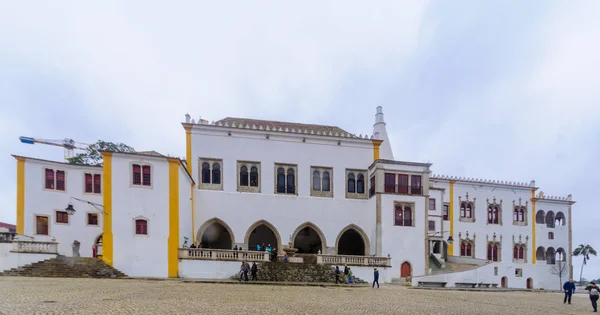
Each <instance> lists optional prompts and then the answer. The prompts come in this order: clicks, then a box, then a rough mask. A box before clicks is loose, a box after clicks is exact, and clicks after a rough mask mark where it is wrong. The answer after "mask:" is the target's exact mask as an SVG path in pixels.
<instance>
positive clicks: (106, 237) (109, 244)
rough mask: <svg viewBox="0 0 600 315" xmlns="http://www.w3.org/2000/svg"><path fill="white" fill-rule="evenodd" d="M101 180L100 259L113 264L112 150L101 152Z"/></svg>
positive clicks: (110, 264)
mask: <svg viewBox="0 0 600 315" xmlns="http://www.w3.org/2000/svg"><path fill="white" fill-rule="evenodd" d="M102 159H103V162H102V174H103V176H104V180H103V181H102V185H103V186H102V190H103V203H104V220H103V222H104V232H103V233H102V261H104V263H106V264H107V265H109V266H112V265H113V232H112V174H113V173H112V152H102Z"/></svg>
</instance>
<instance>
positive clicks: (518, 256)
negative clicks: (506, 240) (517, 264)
mask: <svg viewBox="0 0 600 315" xmlns="http://www.w3.org/2000/svg"><path fill="white" fill-rule="evenodd" d="M513 259H515V260H523V259H525V245H515V246H514V247H513Z"/></svg>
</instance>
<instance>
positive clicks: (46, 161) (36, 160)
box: [11, 154, 102, 169]
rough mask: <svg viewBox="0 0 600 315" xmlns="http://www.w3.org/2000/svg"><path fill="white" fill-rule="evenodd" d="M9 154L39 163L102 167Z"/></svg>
mask: <svg viewBox="0 0 600 315" xmlns="http://www.w3.org/2000/svg"><path fill="white" fill-rule="evenodd" d="M11 155H12V157H14V158H15V159H16V160H17V161H19V160H25V161H27V160H29V161H35V162H40V163H50V164H57V165H63V166H68V167H73V168H88V169H101V168H102V166H101V165H85V164H71V163H67V162H59V161H52V160H45V159H38V158H33V157H28V156H21V155H15V154H11Z"/></svg>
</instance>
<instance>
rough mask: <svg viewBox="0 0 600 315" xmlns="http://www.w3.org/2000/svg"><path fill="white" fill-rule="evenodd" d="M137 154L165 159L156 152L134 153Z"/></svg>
mask: <svg viewBox="0 0 600 315" xmlns="http://www.w3.org/2000/svg"><path fill="white" fill-rule="evenodd" d="M135 153H137V154H141V155H149V156H157V157H167V156H166V155H162V154H160V153H158V152H156V151H140V152H135Z"/></svg>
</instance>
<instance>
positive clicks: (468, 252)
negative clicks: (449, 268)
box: [460, 241, 473, 257]
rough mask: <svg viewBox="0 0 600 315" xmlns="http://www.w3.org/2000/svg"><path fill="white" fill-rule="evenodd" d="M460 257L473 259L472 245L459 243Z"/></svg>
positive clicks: (464, 242)
mask: <svg viewBox="0 0 600 315" xmlns="http://www.w3.org/2000/svg"><path fill="white" fill-rule="evenodd" d="M460 255H461V256H464V257H473V245H472V244H471V242H469V241H462V242H460Z"/></svg>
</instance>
